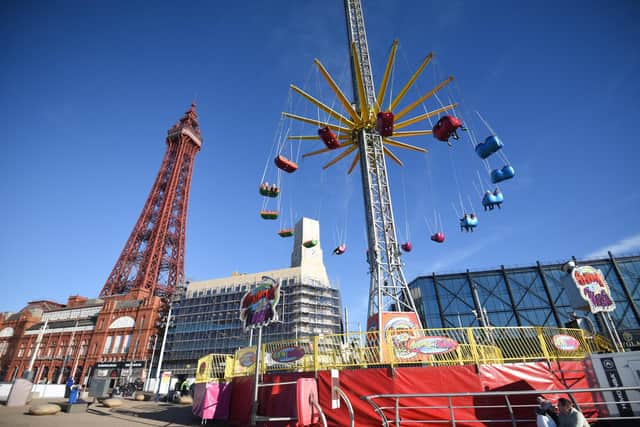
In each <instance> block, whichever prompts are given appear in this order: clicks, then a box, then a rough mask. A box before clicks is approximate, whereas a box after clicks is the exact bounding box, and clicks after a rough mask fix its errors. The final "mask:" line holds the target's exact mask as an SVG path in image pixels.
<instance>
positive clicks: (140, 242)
mask: <svg viewBox="0 0 640 427" xmlns="http://www.w3.org/2000/svg"><path fill="white" fill-rule="evenodd" d="M195 107H196V105H195V104H191V108H189V110H188V111H187V112H186V113H185V114H184V116H183V117H182V118H181V119H180V120H179V121H178V123H176V124H175V125H174V126H173V127H172V128H171V129H169V131H168V132H167V140H166V142H167V152H166V153H165V155H164V159H163V160H162V166H160V171H159V172H158V176H157V177H156V180H155V182H154V184H153V188H152V189H151V193H150V194H149V197H148V198H147V201H146V203H145V205H144V209H142V213H141V214H140V217H139V218H138V222H137V223H136V225H135V227H134V228H133V231H132V232H131V235H130V236H129V239H128V240H127V243H126V245H125V246H124V249H123V250H122V253H121V254H120V257H119V258H118V261H117V262H116V265H115V266H114V267H113V271H111V274H110V275H109V278H108V279H107V282H106V283H105V285H104V287H103V288H102V292H100V296H110V295H117V294H124V293H128V292H129V291H131V290H132V289H148V290H150V291H151V294H155V295H157V296H160V297H166V296H169V295H171V293H172V292H173V290H174V289H175V287H176V286H177V285H178V284H180V283H182V282H183V281H184V252H185V241H186V229H187V204H188V202H189V186H190V184H191V174H192V171H193V162H194V160H195V157H196V153H198V151H200V146H201V145H202V137H201V135H200V128H199V126H198V115H197V114H196V108H195Z"/></svg>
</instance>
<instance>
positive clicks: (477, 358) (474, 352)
mask: <svg viewBox="0 0 640 427" xmlns="http://www.w3.org/2000/svg"><path fill="white" fill-rule="evenodd" d="M467 335H468V337H467V339H468V340H469V349H470V350H471V356H472V357H473V362H474V363H475V364H476V365H479V364H480V356H479V355H478V347H477V345H476V338H475V336H474V335H473V328H468V329H467Z"/></svg>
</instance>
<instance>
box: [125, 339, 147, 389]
mask: <svg viewBox="0 0 640 427" xmlns="http://www.w3.org/2000/svg"><path fill="white" fill-rule="evenodd" d="M139 342H140V333H138V336H137V337H136V344H135V345H134V346H133V354H132V355H131V357H130V358H129V376H128V378H127V380H128V381H129V382H131V375H132V374H133V359H135V357H136V352H137V351H138V343H139ZM148 348H149V347H147V349H148Z"/></svg>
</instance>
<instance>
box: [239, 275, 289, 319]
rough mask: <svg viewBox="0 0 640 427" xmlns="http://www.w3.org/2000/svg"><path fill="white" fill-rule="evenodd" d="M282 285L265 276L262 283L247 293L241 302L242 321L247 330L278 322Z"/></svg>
mask: <svg viewBox="0 0 640 427" xmlns="http://www.w3.org/2000/svg"><path fill="white" fill-rule="evenodd" d="M278 301H280V284H279V283H276V281H275V280H274V279H272V278H270V277H267V276H264V277H263V278H262V282H260V283H258V284H257V285H256V286H255V287H253V288H252V289H250V290H249V291H247V293H245V294H244V296H243V297H242V300H241V301H240V320H242V322H243V325H244V328H245V329H251V328H256V327H261V326H266V325H268V324H269V323H271V322H273V321H276V320H278V312H277V311H276V306H277V305H278Z"/></svg>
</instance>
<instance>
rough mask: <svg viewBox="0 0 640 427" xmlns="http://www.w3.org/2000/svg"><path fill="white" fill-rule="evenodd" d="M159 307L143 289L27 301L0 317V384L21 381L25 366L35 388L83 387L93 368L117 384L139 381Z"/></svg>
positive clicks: (160, 301)
mask: <svg viewBox="0 0 640 427" xmlns="http://www.w3.org/2000/svg"><path fill="white" fill-rule="evenodd" d="M162 307H163V302H162V300H161V299H160V298H159V297H157V296H153V295H150V291H148V290H144V289H136V290H133V291H131V292H129V293H128V294H123V295H114V296H108V297H102V298H96V299H87V298H85V297H81V296H71V297H69V299H68V301H67V304H58V303H55V302H51V301H34V302H30V303H29V304H28V305H27V306H26V307H25V308H24V309H22V310H21V311H20V312H19V313H16V314H11V315H4V316H2V317H1V318H0V353H2V356H1V358H0V364H1V368H0V369H1V370H0V380H3V381H12V380H14V379H15V378H20V377H24V376H26V375H27V371H28V370H29V367H30V365H31V372H32V374H33V376H32V378H33V381H34V382H36V383H39V382H49V383H63V382H65V381H66V379H67V378H68V377H69V376H72V377H73V378H74V381H75V382H76V383H80V384H86V383H87V381H88V379H89V378H90V377H91V375H92V373H93V370H94V369H95V368H96V366H98V365H99V364H100V365H102V366H104V365H107V364H108V366H110V367H111V372H110V376H111V377H112V378H113V379H118V378H120V381H121V382H127V381H131V380H134V379H135V378H143V379H144V378H145V376H146V374H147V367H148V363H149V360H150V357H151V350H152V346H153V340H154V337H155V334H156V333H157V332H156V331H157V328H156V322H157V320H158V316H159V315H160V313H161V312H162ZM38 340H40V343H39V345H38ZM36 348H37V354H35V356H34V353H35V352H36Z"/></svg>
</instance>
